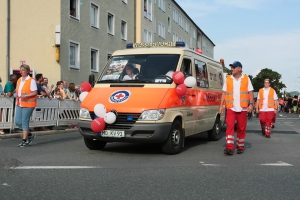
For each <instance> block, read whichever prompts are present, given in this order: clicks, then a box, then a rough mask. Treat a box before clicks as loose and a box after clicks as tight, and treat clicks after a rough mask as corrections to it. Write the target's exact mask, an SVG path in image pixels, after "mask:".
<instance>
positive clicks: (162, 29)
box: [158, 22, 165, 39]
mask: <svg viewBox="0 0 300 200" xmlns="http://www.w3.org/2000/svg"><path fill="white" fill-rule="evenodd" d="M158 36H160V37H161V38H163V39H165V25H164V24H163V23H161V22H158Z"/></svg>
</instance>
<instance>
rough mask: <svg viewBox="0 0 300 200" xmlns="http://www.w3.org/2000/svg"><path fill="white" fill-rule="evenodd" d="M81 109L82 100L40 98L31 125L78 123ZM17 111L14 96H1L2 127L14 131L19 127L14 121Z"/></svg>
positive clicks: (0, 124) (0, 122) (67, 124)
mask: <svg viewBox="0 0 300 200" xmlns="http://www.w3.org/2000/svg"><path fill="white" fill-rule="evenodd" d="M79 111H80V101H74V100H69V99H65V100H58V99H51V100H50V99H48V98H38V99H37V106H36V108H35V109H34V111H33V113H32V115H31V118H30V122H29V127H30V128H34V127H45V126H65V125H66V126H69V125H77V122H78V118H79ZM15 112H16V111H15V103H14V98H11V97H0V115H1V116H2V118H0V129H9V130H10V132H12V130H14V129H15V128H17V127H18V126H17V125H15V123H14V115H15ZM1 119H2V120H1Z"/></svg>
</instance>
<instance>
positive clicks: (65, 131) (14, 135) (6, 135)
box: [0, 128, 78, 140]
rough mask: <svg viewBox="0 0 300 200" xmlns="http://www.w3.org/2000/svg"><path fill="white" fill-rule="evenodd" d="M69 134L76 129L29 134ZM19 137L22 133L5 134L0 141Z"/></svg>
mask: <svg viewBox="0 0 300 200" xmlns="http://www.w3.org/2000/svg"><path fill="white" fill-rule="evenodd" d="M70 132H78V129H77V128H72V129H65V130H48V131H32V132H31V133H33V134H36V135H53V134H61V133H70ZM21 137H22V132H18V133H11V134H10V133H7V134H3V135H2V134H1V135H0V140H3V139H9V138H21Z"/></svg>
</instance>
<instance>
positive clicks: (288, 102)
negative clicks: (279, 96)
mask: <svg viewBox="0 0 300 200" xmlns="http://www.w3.org/2000/svg"><path fill="white" fill-rule="evenodd" d="M292 102H293V98H292V97H291V96H289V97H288V100H287V108H288V110H289V114H291V113H292V108H293V105H292Z"/></svg>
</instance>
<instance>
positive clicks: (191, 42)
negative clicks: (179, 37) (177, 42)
mask: <svg viewBox="0 0 300 200" xmlns="http://www.w3.org/2000/svg"><path fill="white" fill-rule="evenodd" d="M190 48H193V38H192V37H190Z"/></svg>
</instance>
